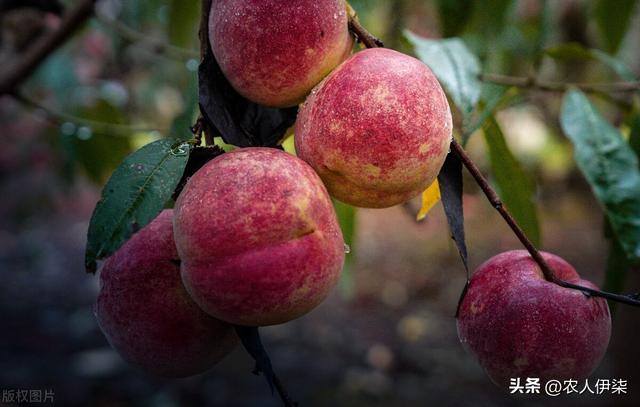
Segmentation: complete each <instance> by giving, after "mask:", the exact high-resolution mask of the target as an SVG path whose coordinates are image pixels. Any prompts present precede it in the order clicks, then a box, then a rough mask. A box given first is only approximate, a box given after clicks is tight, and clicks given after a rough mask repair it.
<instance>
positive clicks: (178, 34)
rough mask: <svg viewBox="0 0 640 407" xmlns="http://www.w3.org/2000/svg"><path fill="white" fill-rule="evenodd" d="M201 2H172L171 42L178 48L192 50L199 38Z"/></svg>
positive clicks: (170, 6) (178, 0)
mask: <svg viewBox="0 0 640 407" xmlns="http://www.w3.org/2000/svg"><path fill="white" fill-rule="evenodd" d="M199 18H200V2H199V1H181V0H171V4H170V5H169V23H168V30H169V42H170V43H171V44H173V45H176V46H178V47H182V48H187V49H190V48H192V46H193V44H194V42H195V40H196V39H197V38H198V26H199V22H198V19H199Z"/></svg>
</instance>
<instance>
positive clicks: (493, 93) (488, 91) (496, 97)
mask: <svg viewBox="0 0 640 407" xmlns="http://www.w3.org/2000/svg"><path fill="white" fill-rule="evenodd" d="M508 91H509V88H508V87H506V86H500V85H495V84H492V83H487V84H484V85H483V86H482V93H481V97H480V102H479V103H478V106H477V108H476V113H475V117H474V121H473V123H471V124H468V125H467V126H465V128H464V129H463V131H464V132H463V134H462V144H463V145H464V144H467V141H469V137H471V135H472V134H473V133H474V132H475V131H476V130H478V129H479V128H481V127H482V126H484V123H485V122H486V121H487V119H489V117H490V116H492V115H493V113H494V112H495V110H496V109H497V108H498V105H499V104H500V103H502V102H504V101H507V100H509V99H510V96H509V95H507V92H508Z"/></svg>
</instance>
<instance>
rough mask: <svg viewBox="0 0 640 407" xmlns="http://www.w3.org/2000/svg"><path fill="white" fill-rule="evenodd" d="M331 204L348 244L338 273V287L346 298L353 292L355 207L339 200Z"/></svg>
mask: <svg viewBox="0 0 640 407" xmlns="http://www.w3.org/2000/svg"><path fill="white" fill-rule="evenodd" d="M333 206H334V207H335V209H336V214H337V216H338V222H339V223H340V229H342V236H343V237H344V242H345V244H346V245H347V246H349V250H348V253H347V254H346V256H345V259H344V268H343V270H342V274H341V275H340V289H341V291H342V294H343V295H344V296H345V297H346V298H351V296H352V294H353V281H352V280H353V278H352V275H351V268H352V266H353V251H352V249H353V243H354V239H355V234H356V208H354V207H353V206H351V205H347V204H345V203H342V202H340V201H336V200H334V201H333Z"/></svg>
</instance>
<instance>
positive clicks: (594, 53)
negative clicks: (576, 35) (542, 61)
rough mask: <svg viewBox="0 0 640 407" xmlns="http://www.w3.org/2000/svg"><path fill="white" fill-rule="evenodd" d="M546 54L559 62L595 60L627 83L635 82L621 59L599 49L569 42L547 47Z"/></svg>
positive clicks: (633, 76)
mask: <svg viewBox="0 0 640 407" xmlns="http://www.w3.org/2000/svg"><path fill="white" fill-rule="evenodd" d="M544 54H545V55H547V56H549V57H551V58H553V59H555V60H558V61H573V60H593V61H598V62H600V63H602V64H604V65H605V66H607V67H609V68H610V69H612V70H613V71H614V72H615V73H616V74H617V75H618V76H619V77H620V78H622V79H624V80H626V81H633V80H635V79H636V78H635V75H634V73H633V72H632V71H631V69H629V67H628V66H627V65H626V64H625V63H624V62H622V61H621V60H620V59H618V58H616V57H613V56H611V55H609V54H607V53H606V52H604V51H601V50H599V49H591V48H585V47H583V46H582V45H580V44H578V43H575V42H568V43H564V44H558V45H554V46H551V47H547V48H545V50H544Z"/></svg>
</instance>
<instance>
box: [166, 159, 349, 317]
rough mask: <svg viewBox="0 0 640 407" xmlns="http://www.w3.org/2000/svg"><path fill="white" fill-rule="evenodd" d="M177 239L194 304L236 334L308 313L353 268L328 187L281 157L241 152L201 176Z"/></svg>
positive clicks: (186, 198) (188, 189)
mask: <svg viewBox="0 0 640 407" xmlns="http://www.w3.org/2000/svg"><path fill="white" fill-rule="evenodd" d="M174 233H175V239H176V244H177V246H178V252H179V253H180V258H181V259H182V278H183V281H184V283H185V286H186V287H187V290H188V291H189V293H190V294H191V296H192V297H193V299H194V300H195V301H196V302H197V303H198V304H199V305H200V306H201V307H202V309H204V310H205V311H206V312H208V313H209V314H211V315H212V316H214V317H216V318H219V319H221V320H223V321H227V322H229V323H233V324H236V325H248V326H260V325H272V324H278V323H282V322H286V321H289V320H291V319H294V318H297V317H299V316H301V315H303V314H305V313H307V312H308V311H310V310H311V309H313V308H314V307H315V306H316V305H318V304H319V303H320V302H321V301H322V300H323V299H324V298H325V297H326V296H327V294H328V292H329V290H330V289H331V288H332V287H333V286H334V285H335V283H336V281H337V279H338V275H339V273H340V270H341V269H342V264H343V262H344V241H343V238H342V233H341V231H340V227H339V225H338V222H337V219H336V214H335V211H334V209H333V206H332V202H331V199H330V198H329V195H328V193H327V191H326V189H325V188H324V186H323V185H322V181H321V180H320V178H318V176H317V175H316V173H315V172H314V171H313V169H312V168H311V167H309V166H308V165H307V164H306V163H305V162H304V161H302V160H300V159H298V158H296V157H294V156H292V155H290V154H287V153H285V152H283V151H280V150H277V149H271V148H245V149H239V150H235V151H233V152H230V153H226V154H223V155H221V156H219V157H217V158H215V159H214V160H212V161H210V162H209V163H207V164H206V165H205V166H204V167H202V168H201V169H200V170H199V171H198V172H197V173H196V174H195V175H194V176H193V177H192V178H191V179H190V180H189V181H188V183H187V185H186V186H185V188H184V190H183V191H182V193H181V194H180V197H179V198H178V201H177V202H176V214H175V219H174Z"/></svg>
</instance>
